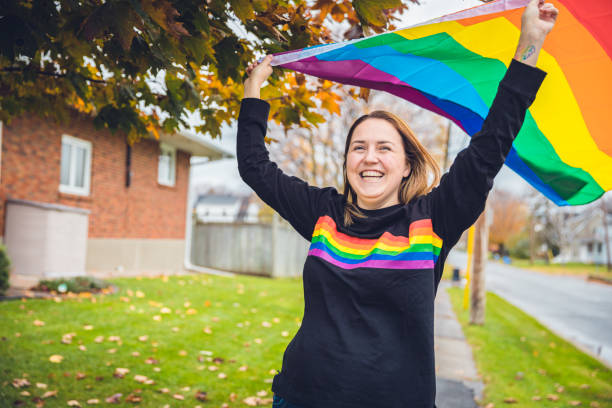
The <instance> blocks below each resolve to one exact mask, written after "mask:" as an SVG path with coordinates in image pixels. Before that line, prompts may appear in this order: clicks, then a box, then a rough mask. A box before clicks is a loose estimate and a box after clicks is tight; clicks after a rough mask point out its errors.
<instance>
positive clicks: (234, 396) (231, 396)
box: [229, 392, 238, 402]
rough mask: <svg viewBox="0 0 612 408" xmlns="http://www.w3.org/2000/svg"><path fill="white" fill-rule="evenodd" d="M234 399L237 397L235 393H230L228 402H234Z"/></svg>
mask: <svg viewBox="0 0 612 408" xmlns="http://www.w3.org/2000/svg"><path fill="white" fill-rule="evenodd" d="M236 398H238V395H236V393H235V392H232V393H230V395H229V400H230V401H231V402H234V401H236Z"/></svg>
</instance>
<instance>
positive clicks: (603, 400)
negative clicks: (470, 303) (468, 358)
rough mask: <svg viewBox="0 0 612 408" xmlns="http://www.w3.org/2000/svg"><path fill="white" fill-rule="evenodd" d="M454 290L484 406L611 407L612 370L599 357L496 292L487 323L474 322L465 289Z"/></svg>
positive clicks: (490, 301) (491, 297) (489, 301)
mask: <svg viewBox="0 0 612 408" xmlns="http://www.w3.org/2000/svg"><path fill="white" fill-rule="evenodd" d="M449 293H450V296H451V301H452V303H453V308H454V310H455V312H456V313H457V315H458V317H459V321H460V322H461V325H462V326H463V330H464V333H465V335H466V337H467V338H468V341H469V343H470V344H471V345H472V350H473V353H474V357H475V359H476V365H477V367H478V370H479V372H480V374H481V375H482V377H483V380H484V383H485V391H484V404H483V406H484V405H487V404H491V403H492V404H494V406H495V407H500V406H505V405H508V402H510V401H512V400H511V399H513V400H515V401H516V402H515V403H514V404H512V405H514V406H516V407H571V406H583V407H585V406H586V407H602V408H603V407H612V371H611V370H609V369H607V368H606V367H605V366H604V365H602V364H601V363H600V362H598V361H597V360H595V359H594V358H592V357H590V356H588V355H586V354H584V353H582V352H580V351H579V350H577V349H576V348H575V347H574V346H572V345H571V344H569V343H568V342H566V341H564V340H562V339H561V338H559V337H558V336H556V335H554V334H553V333H551V332H550V331H549V330H547V329H546V328H544V327H543V326H542V325H540V324H539V323H538V322H537V321H536V320H535V319H533V318H532V317H530V316H529V315H526V314H525V313H523V312H522V311H520V310H519V309H517V308H516V307H514V306H512V305H511V304H509V303H508V302H506V301H504V300H503V299H501V298H499V297H498V296H496V295H494V294H492V293H488V294H487V304H486V308H487V309H486V322H485V325H484V326H471V325H469V324H468V321H469V312H468V311H464V310H463V308H462V299H463V290H462V289H459V288H450V289H449ZM534 397H535V398H536V399H535V400H534V399H533V398H534ZM538 398H539V399H538ZM504 400H507V401H508V402H506V403H505V402H504ZM578 402H580V404H579V405H577V404H578ZM487 406H490V405H487Z"/></svg>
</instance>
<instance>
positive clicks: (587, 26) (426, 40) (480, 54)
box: [273, 0, 612, 205]
mask: <svg viewBox="0 0 612 408" xmlns="http://www.w3.org/2000/svg"><path fill="white" fill-rule="evenodd" d="M526 3H527V1H526V0H497V1H492V2H489V3H486V4H482V5H479V6H476V7H473V8H471V9H468V10H464V11H460V12H457V13H454V14H449V15H446V16H443V17H440V18H437V19H436V20H433V21H429V22H428V23H427V24H424V25H419V26H415V27H411V28H406V29H400V30H397V31H393V32H389V33H384V34H380V35H376V36H372V37H367V38H362V39H357V40H353V41H347V42H342V43H333V44H325V45H318V46H314V47H309V48H304V49H301V50H296V51H290V52H287V53H282V54H276V55H275V57H274V60H273V65H278V66H281V67H284V68H290V69H293V70H295V71H299V72H303V73H306V74H310V75H314V76H317V77H320V78H325V79H329V80H332V81H337V82H341V83H345V84H350V85H357V86H361V87H366V88H372V89H378V90H383V91H387V92H389V93H391V94H394V95H396V96H399V97H401V98H404V99H406V100H408V101H410V102H413V103H415V104H417V105H419V106H421V107H423V108H425V109H428V110H430V111H432V112H435V113H438V114H440V115H442V116H445V117H447V118H449V119H450V120H452V121H453V122H455V123H456V124H457V125H458V126H460V127H461V128H462V129H463V130H464V131H465V132H466V133H468V134H469V135H473V134H474V133H476V132H478V131H479V130H480V128H481V126H482V123H483V120H484V118H485V117H486V115H487V112H488V110H489V107H490V106H491V103H492V101H493V98H494V97H495V93H496V90H497V86H498V84H499V82H500V80H501V79H502V77H503V75H504V73H505V71H506V68H507V65H508V64H509V63H510V61H511V59H512V57H513V55H514V51H515V48H516V44H517V42H518V37H519V33H520V19H521V14H522V11H523V9H522V8H521V7H522V6H524V5H525V4H526ZM554 4H555V6H556V7H557V8H558V9H559V17H558V20H557V24H556V25H555V27H554V29H553V30H552V32H551V33H550V35H549V36H548V38H547V39H546V42H545V44H544V48H543V49H542V52H541V53H540V57H539V60H538V67H539V68H541V69H543V70H544V71H546V72H547V73H548V75H547V77H546V79H545V81H544V83H543V85H542V88H541V89H540V91H539V93H538V97H537V98H536V101H535V102H534V103H533V105H532V106H531V107H530V109H529V112H528V113H527V115H526V117H525V122H524V124H523V127H522V129H521V131H520V133H519V134H518V136H517V138H516V139H515V141H514V144H513V147H512V149H511V151H510V154H509V155H508V157H507V159H506V164H507V165H508V166H509V167H510V168H511V169H512V170H514V171H515V172H516V173H518V174H519V175H520V176H521V177H523V178H524V179H525V180H526V181H527V182H529V183H530V184H531V185H532V186H534V187H535V188H537V189H538V190H539V191H540V192H542V193H543V194H544V195H546V196H547V197H548V198H550V199H551V200H552V201H554V202H555V203H556V204H557V205H577V204H586V203H589V202H591V201H593V200H595V199H597V198H598V197H600V196H601V195H602V194H603V193H604V192H605V191H609V190H611V189H612V135H610V130H609V129H608V128H609V127H612V125H611V124H609V123H607V121H608V119H610V118H611V117H612V109H610V107H609V106H610V105H608V103H612V102H611V101H610V100H609V99H610V97H611V96H612V59H611V57H612V1H611V0H588V1H581V0H555V1H554Z"/></svg>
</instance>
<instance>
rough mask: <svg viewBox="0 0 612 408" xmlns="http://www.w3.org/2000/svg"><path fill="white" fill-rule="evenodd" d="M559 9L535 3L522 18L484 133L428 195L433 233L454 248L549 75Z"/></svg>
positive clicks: (539, 0)
mask: <svg viewBox="0 0 612 408" xmlns="http://www.w3.org/2000/svg"><path fill="white" fill-rule="evenodd" d="M557 14H558V11H557V9H556V8H555V7H554V6H553V5H552V4H549V3H544V1H543V0H532V1H531V2H530V3H529V4H528V5H527V7H526V8H525V11H524V12H523V16H522V21H521V34H520V39H519V43H518V46H517V49H516V53H515V56H514V58H513V60H512V61H511V63H510V66H509V67H508V70H507V71H506V74H505V76H504V78H503V79H502V81H501V82H500V84H499V87H498V90H497V94H496V96H495V99H494V100H493V104H492V105H491V108H490V109H489V113H488V115H487V117H486V119H485V120H484V123H483V125H482V129H481V130H480V132H478V133H476V134H475V135H474V136H472V139H471V140H470V144H469V146H468V147H467V148H466V149H464V150H462V151H461V152H460V153H459V154H458V155H457V158H456V159H455V161H454V163H453V165H452V166H451V168H450V170H449V171H448V173H446V174H445V175H444V176H442V178H441V180H440V185H439V186H438V187H436V188H435V189H434V190H432V192H431V193H430V194H429V197H428V198H429V199H431V205H432V214H433V224H434V231H435V232H436V233H437V234H438V235H439V236H440V237H441V238H442V239H443V240H444V242H445V244H446V245H447V248H450V247H452V246H453V245H454V244H455V243H456V242H457V240H458V239H459V238H460V236H461V234H462V233H463V231H465V230H466V229H467V228H469V227H470V225H472V224H473V223H474V222H475V221H476V219H477V218H478V216H479V215H480V213H482V211H483V209H484V206H485V202H486V199H487V195H488V193H489V191H490V190H491V188H492V187H493V179H494V178H495V176H496V175H497V173H498V172H499V170H500V169H501V167H502V165H503V164H504V161H505V160H506V156H507V155H508V153H509V151H510V148H511V147H512V142H513V141H514V138H515V137H516V135H517V134H518V132H519V130H520V129H521V126H522V125H523V120H524V119H525V115H526V112H527V109H528V108H529V106H530V105H531V103H532V102H533V101H534V99H535V97H536V94H537V92H538V89H539V88H540V85H541V83H542V81H543V80H544V77H545V75H546V73H545V72H544V71H542V70H540V69H538V68H536V67H535V64H536V61H537V58H538V54H539V52H540V49H541V48H542V45H543V43H544V39H545V38H546V35H547V34H548V33H549V32H550V30H551V29H552V27H553V26H554V23H555V21H556V18H557Z"/></svg>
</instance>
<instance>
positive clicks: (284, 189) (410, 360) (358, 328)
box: [237, 0, 557, 408]
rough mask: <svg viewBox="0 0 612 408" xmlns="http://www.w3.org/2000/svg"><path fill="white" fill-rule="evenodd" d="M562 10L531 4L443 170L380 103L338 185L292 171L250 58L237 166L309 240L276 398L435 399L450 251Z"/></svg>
mask: <svg viewBox="0 0 612 408" xmlns="http://www.w3.org/2000/svg"><path fill="white" fill-rule="evenodd" d="M556 17H557V10H556V9H555V8H554V7H553V6H552V5H550V4H544V2H543V0H532V1H531V3H530V4H529V6H528V7H527V8H526V10H525V12H524V14H523V26H522V32H521V38H520V40H519V44H518V47H517V50H516V55H515V57H514V59H513V60H512V62H511V63H510V65H509V68H508V70H507V72H506V74H505V76H504V78H503V79H502V81H501V82H500V84H499V88H498V91H497V95H496V97H495V100H494V101H493V104H492V106H491V109H490V110H489V114H488V116H487V118H486V120H485V121H484V123H483V125H482V129H481V130H480V132H478V133H477V134H475V135H474V136H472V139H471V141H470V145H469V146H468V147H467V149H465V150H463V151H462V152H460V153H459V155H458V156H457V158H456V159H455V162H454V163H453V165H452V166H451V168H450V170H449V172H448V173H447V174H445V175H444V176H443V177H442V178H439V169H438V167H437V165H436V163H435V161H434V160H433V158H432V157H431V155H430V154H429V153H428V152H427V151H426V150H425V148H424V147H423V146H422V145H421V144H420V143H419V142H418V140H417V139H416V137H415V136H414V134H413V133H412V131H411V130H410V129H409V128H408V126H406V124H405V123H404V122H403V121H402V120H401V119H399V118H397V117H395V116H393V115H391V114H388V113H386V112H381V111H376V112H373V113H371V114H369V115H366V116H363V117H360V118H359V119H357V120H356V121H355V123H354V124H353V126H352V127H351V129H350V131H349V134H348V137H347V141H346V149H345V158H344V160H345V161H344V181H345V190H344V193H343V194H340V193H338V191H336V189H334V188H331V187H328V188H317V187H314V186H309V185H308V184H307V183H305V182H304V181H302V180H300V179H298V178H295V177H289V176H287V175H285V174H284V173H283V172H282V171H281V170H280V169H279V168H278V167H277V165H276V164H275V163H273V162H272V161H270V160H269V157H268V152H267V150H266V147H265V143H264V136H265V133H266V128H267V125H266V121H267V118H268V114H269V110H270V105H269V104H268V103H267V102H265V101H263V100H261V99H259V96H260V91H259V89H260V87H261V85H262V84H263V83H264V82H265V80H266V79H267V78H268V76H269V75H270V74H271V73H272V67H271V66H270V62H271V60H272V57H271V56H267V57H266V58H264V60H263V61H262V62H261V63H258V64H251V65H250V66H249V68H248V69H247V73H248V74H249V78H248V79H247V80H246V81H245V84H244V89H245V98H244V99H243V100H242V105H241V110H240V115H239V117H238V138H237V158H238V170H239V171H240V175H241V176H242V178H243V179H244V181H245V182H246V183H247V184H248V185H249V186H251V187H252V188H253V190H255V192H256V193H257V194H258V195H259V197H260V198H261V199H262V200H263V201H265V202H266V203H267V204H268V205H270V206H271V207H272V208H274V209H275V210H276V211H277V212H278V213H279V214H280V215H281V216H282V217H283V218H285V219H286V220H287V221H289V223H291V225H292V226H293V227H294V228H295V229H296V230H297V231H298V232H299V233H300V234H301V235H302V236H303V237H304V238H305V239H307V240H308V241H309V242H310V243H311V244H310V249H309V251H308V257H307V258H306V262H305V264H304V271H303V280H304V302H305V305H304V317H303V319H302V325H301V326H300V329H299V331H298V332H297V334H296V335H295V337H294V338H293V339H292V340H291V342H290V343H289V345H288V346H287V349H286V350H285V354H284V356H283V364H282V370H281V371H280V372H279V373H278V374H277V375H276V376H275V377H274V380H273V383H272V391H273V392H274V395H275V404H276V405H275V406H281V407H287V408H314V407H317V408H319V407H334V408H336V407H338V408H340V407H342V408H344V407H350V408H366V407H367V408H378V407H380V408H383V407H384V408H405V407H419V408H432V407H435V393H436V382H435V364H434V342H433V310H434V298H435V294H436V291H437V288H438V283H439V282H440V279H441V277H442V271H443V268H444V261H445V260H446V257H447V256H448V253H449V251H450V250H451V248H452V247H453V246H454V245H455V243H456V242H457V240H458V239H459V237H460V236H461V233H462V232H463V231H464V230H465V229H467V228H468V227H469V226H470V225H471V224H472V223H473V222H474V221H475V220H476V219H477V218H478V216H479V214H480V213H481V212H482V210H483V208H484V204H485V201H486V199H487V195H488V192H489V190H490V189H491V188H492V186H493V179H494V178H495V175H496V174H497V173H498V172H499V170H500V168H501V166H502V165H503V163H504V160H505V158H506V156H507V155H508V152H509V151H510V148H511V146H512V142H513V140H514V138H515V137H516V135H517V134H518V132H519V130H520V128H521V126H522V124H523V120H524V119H525V114H526V111H527V108H528V107H529V106H530V105H531V103H532V102H533V100H534V99H535V96H536V93H537V91H538V89H539V87H540V85H541V83H542V81H543V80H544V76H545V75H546V74H545V73H544V72H543V71H541V70H540V69H538V68H535V62H536V60H537V57H538V54H539V51H540V49H541V47H542V43H543V42H544V38H545V37H546V35H547V34H548V32H549V31H550V30H551V29H552V27H553V25H554V22H555V20H556ZM438 181H439V185H438V186H435V185H436V184H437V183H438Z"/></svg>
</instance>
